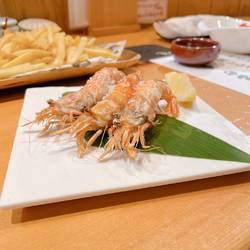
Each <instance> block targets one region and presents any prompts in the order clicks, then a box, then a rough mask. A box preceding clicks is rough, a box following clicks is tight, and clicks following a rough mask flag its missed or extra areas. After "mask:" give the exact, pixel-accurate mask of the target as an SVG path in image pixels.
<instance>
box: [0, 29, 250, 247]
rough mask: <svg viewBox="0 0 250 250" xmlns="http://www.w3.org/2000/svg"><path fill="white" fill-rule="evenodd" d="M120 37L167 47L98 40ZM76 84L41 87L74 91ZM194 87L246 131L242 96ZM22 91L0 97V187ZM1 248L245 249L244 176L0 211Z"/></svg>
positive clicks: (248, 208) (154, 68) (148, 34)
mask: <svg viewBox="0 0 250 250" xmlns="http://www.w3.org/2000/svg"><path fill="white" fill-rule="evenodd" d="M124 38H126V39H127V40H128V46H131V45H139V44H159V45H162V46H169V44H168V43H167V41H165V40H162V39H160V38H159V37H158V36H157V35H156V34H155V33H154V32H153V30H152V29H151V28H146V29H143V30H142V31H140V32H139V33H131V34H128V35H126V36H125V35H124V34H123V35H114V36H109V37H101V38H99V41H100V42H104V41H105V42H106V41H114V40H120V39H124ZM134 69H140V70H141V71H142V72H143V73H144V75H145V77H146V78H150V77H151V78H152V77H162V76H163V74H164V73H165V72H167V71H169V69H166V68H163V67H161V66H158V65H153V64H150V63H142V64H140V65H137V66H135V67H134V68H133V69H130V70H134ZM83 79H85V78H84V77H83V78H77V79H71V80H64V81H58V82H53V83H48V85H51V84H53V85H66V84H67V85H80V84H81V82H82V80H83ZM193 82H194V85H195V87H196V88H197V91H198V94H199V96H200V97H201V98H203V99H204V100H205V101H207V102H208V103H209V104H210V105H211V106H212V107H214V108H215V109H216V110H217V111H218V112H220V113H221V114H223V115H224V116H225V117H226V118H227V119H229V120H231V121H232V122H234V124H235V125H236V126H238V127H239V128H240V129H242V131H244V132H245V133H247V134H249V133H250V127H249V124H250V122H249V119H250V118H249V115H248V116H247V112H248V114H249V111H250V110H249V109H250V100H249V99H250V98H249V97H247V96H245V95H243V94H239V93H236V92H234V91H231V90H228V89H225V88H223V87H219V86H216V85H211V84H209V83H207V82H205V81H201V80H199V79H196V78H193ZM43 85H44V84H43ZM24 91H25V88H24V87H21V88H16V89H9V90H4V91H1V92H0V117H1V125H0V126H1V127H0V128H1V129H0V167H1V168H0V186H2V184H3V181H4V175H5V173H6V170H7V165H8V161H9V157H10V153H11V148H12V143H13V140H14V136H15V130H16V127H17V121H18V118H19V114H20V111H21V107H22V103H23V96H24ZM243 111H244V112H243ZM237 117H238V120H237V121H236V120H235V118H237ZM239 117H240V119H239ZM0 249H3V250H7V249H11V250H12V249H60V250H61V249H150V250H151V249H199V250H200V249H213V250H214V249H250V173H249V172H245V173H239V174H234V175H228V176H223V177H216V178H209V179H204V180H197V181H191V182H186V183H180V184H173V185H166V186H161V187H155V188H148V189H142V190H137V191H129V192H123V193H117V194H111V195H104V196H99V197H92V198H85V199H79V200H73V201H67V202H60V203H55V204H48V205H41V206H36V207H30V208H24V209H16V210H1V211H0Z"/></svg>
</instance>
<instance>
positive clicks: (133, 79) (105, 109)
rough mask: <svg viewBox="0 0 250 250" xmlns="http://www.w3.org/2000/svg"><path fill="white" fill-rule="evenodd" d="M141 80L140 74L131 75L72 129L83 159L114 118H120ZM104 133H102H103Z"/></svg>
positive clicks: (77, 121) (81, 117)
mask: <svg viewBox="0 0 250 250" xmlns="http://www.w3.org/2000/svg"><path fill="white" fill-rule="evenodd" d="M140 80H141V75H140V74H138V73H134V74H130V75H128V76H127V77H124V78H123V79H122V80H120V81H119V82H118V83H117V85H116V86H115V88H114V89H113V91H112V92H111V93H110V94H109V95H108V96H106V97H105V99H103V100H102V101H100V102H98V103H97V104H96V105H95V106H93V107H92V108H91V110H90V111H89V112H85V113H83V114H82V115H81V116H79V118H78V119H77V120H76V121H75V122H74V124H73V125H72V126H71V128H70V133H73V134H76V138H77V145H78V155H79V156H80V157H81V156H82V155H83V154H84V153H85V152H86V150H87V149H88V148H89V147H90V146H91V145H92V144H93V143H94V142H95V140H96V139H97V138H98V136H100V135H101V134H102V133H103V132H104V130H105V129H106V128H107V127H108V126H110V125H111V124H112V120H113V118H114V117H117V115H118V116H119V113H120V112H121V111H122V110H123V108H124V107H125V105H126V104H127V102H128V100H129V98H130V97H131V95H132V93H133V91H134V89H135V85H136V84H137V83H138V82H139V81H140ZM91 130H97V132H96V133H95V134H94V135H93V137H91V138H90V139H89V141H86V140H85V135H86V133H87V132H88V131H91ZM101 131H102V132H101Z"/></svg>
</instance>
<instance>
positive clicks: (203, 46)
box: [171, 38, 221, 66]
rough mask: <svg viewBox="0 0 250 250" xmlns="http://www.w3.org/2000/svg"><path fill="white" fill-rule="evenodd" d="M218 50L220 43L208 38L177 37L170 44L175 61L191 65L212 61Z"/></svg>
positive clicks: (217, 54)
mask: <svg viewBox="0 0 250 250" xmlns="http://www.w3.org/2000/svg"><path fill="white" fill-rule="evenodd" d="M220 50H221V46H220V44H219V43H218V42H216V41H213V40H211V39H208V38H178V39H176V40H174V41H173V42H172V46H171V52H172V53H173V55H174V57H175V59H176V61H177V62H179V63H182V64H186V65H191V66H201V65H205V64H208V63H211V62H213V61H214V60H215V59H216V58H217V57H218V56H219V53H220Z"/></svg>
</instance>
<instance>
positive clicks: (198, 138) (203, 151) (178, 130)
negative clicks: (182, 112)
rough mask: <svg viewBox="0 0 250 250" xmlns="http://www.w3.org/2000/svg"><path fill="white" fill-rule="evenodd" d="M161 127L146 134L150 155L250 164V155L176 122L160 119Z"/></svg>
mask: <svg viewBox="0 0 250 250" xmlns="http://www.w3.org/2000/svg"><path fill="white" fill-rule="evenodd" d="M157 119H158V121H159V124H158V125H156V126H155V127H153V128H151V129H149V130H148V131H147V132H146V139H147V144H148V145H150V146H152V149H151V150H150V152H154V153H163V154H169V155H177V156H185V157H194V158H205V159H213V160H224V161H236V162H247V163H250V155H249V154H247V153H245V152H243V151H241V150H239V149H237V148H236V147H234V146H232V145H230V144H228V143H226V142H224V141H222V140H220V139H218V138H216V137H214V136H212V135H210V134H208V133H206V132H204V131H202V130H200V129H198V128H195V127H193V126H191V125H189V124H187V123H184V122H182V121H179V120H176V119H175V118H171V117H167V116H163V115H159V116H158V117H157Z"/></svg>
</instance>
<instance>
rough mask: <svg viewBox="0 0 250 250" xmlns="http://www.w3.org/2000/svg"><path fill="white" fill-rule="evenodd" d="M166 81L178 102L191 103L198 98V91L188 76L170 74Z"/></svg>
mask: <svg viewBox="0 0 250 250" xmlns="http://www.w3.org/2000/svg"><path fill="white" fill-rule="evenodd" d="M165 81H166V82H167V84H168V85H169V87H170V88H171V90H172V92H173V93H174V95H175V96H176V98H177V100H178V102H185V103H190V102H193V101H194V100H195V98H196V90H195V88H194V87H193V85H192V82H191V80H190V78H189V76H188V75H186V74H184V73H177V72H174V71H173V72H170V73H167V74H165Z"/></svg>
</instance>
